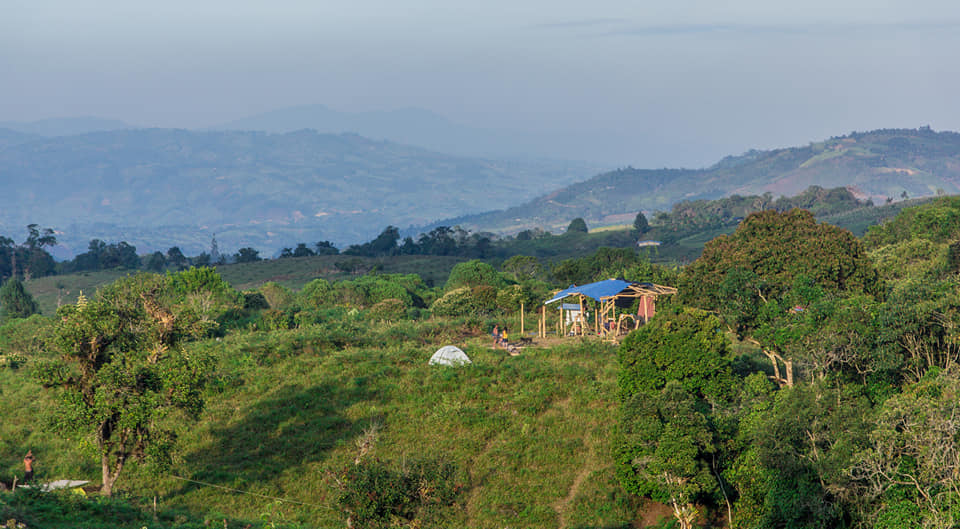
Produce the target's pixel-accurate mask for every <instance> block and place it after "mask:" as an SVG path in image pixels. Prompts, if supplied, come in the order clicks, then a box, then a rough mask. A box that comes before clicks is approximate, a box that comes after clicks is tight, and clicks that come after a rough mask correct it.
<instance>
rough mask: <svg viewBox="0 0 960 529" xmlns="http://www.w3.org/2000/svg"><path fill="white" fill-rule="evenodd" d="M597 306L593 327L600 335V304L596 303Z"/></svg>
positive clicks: (594, 312)
mask: <svg viewBox="0 0 960 529" xmlns="http://www.w3.org/2000/svg"><path fill="white" fill-rule="evenodd" d="M594 306H595V307H597V308H596V309H594V311H593V328H594V329H595V330H596V332H597V336H600V304H597V305H594Z"/></svg>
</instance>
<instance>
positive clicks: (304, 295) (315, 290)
mask: <svg viewBox="0 0 960 529" xmlns="http://www.w3.org/2000/svg"><path fill="white" fill-rule="evenodd" d="M298 299H299V301H300V305H301V306H303V307H309V308H313V309H316V308H320V307H323V306H326V305H332V304H333V301H334V300H333V288H331V286H330V282H329V281H327V280H326V279H314V280H313V281H311V282H309V283H307V284H306V285H304V286H303V288H302V289H301V290H300V294H299V295H298Z"/></svg>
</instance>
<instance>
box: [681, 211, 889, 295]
mask: <svg viewBox="0 0 960 529" xmlns="http://www.w3.org/2000/svg"><path fill="white" fill-rule="evenodd" d="M733 271H738V272H737V273H738V274H740V275H752V276H755V279H753V280H752V281H750V288H751V290H754V291H755V292H756V294H757V295H758V296H760V297H762V298H767V299H769V298H771V297H776V296H779V295H781V294H783V293H784V292H785V291H787V290H789V289H790V287H791V286H792V285H793V283H794V281H795V280H796V279H797V278H798V277H800V276H806V277H809V278H811V279H812V280H813V282H814V283H815V284H816V285H818V286H819V287H821V288H823V289H824V290H827V291H830V292H840V291H849V292H856V293H864V292H867V293H873V292H876V291H878V289H879V288H880V285H879V281H878V276H877V272H876V270H875V268H874V267H873V265H872V263H871V262H870V260H869V258H868V257H867V255H866V252H865V251H864V249H863V247H862V245H861V244H860V241H858V240H857V238H856V237H854V236H853V234H852V233H850V232H849V231H847V230H845V229H843V228H838V227H836V226H832V225H830V224H823V223H817V222H816V220H815V219H814V218H813V214H812V213H810V212H809V211H804V210H801V209H793V210H790V211H788V212H786V213H778V212H776V211H762V212H758V213H753V214H751V215H750V216H749V217H747V218H746V219H744V221H743V223H741V224H740V226H739V227H738V228H737V230H736V231H735V232H734V233H733V235H729V236H728V235H721V236H719V237H717V238H716V239H713V240H712V241H710V242H708V243H707V244H706V245H705V246H704V248H703V254H702V255H701V256H700V258H699V259H697V260H696V261H695V262H694V263H693V264H691V265H690V266H689V267H688V268H687V269H686V270H685V273H684V275H683V277H682V281H681V285H680V295H681V296H682V298H683V299H684V301H687V302H689V303H692V304H696V305H699V306H702V307H704V308H711V309H715V308H718V307H719V306H720V305H721V304H722V302H723V301H724V297H725V296H726V295H728V294H729V292H724V291H722V290H721V288H720V285H722V284H723V282H724V281H725V280H726V279H727V276H728V275H729V274H731V273H733Z"/></svg>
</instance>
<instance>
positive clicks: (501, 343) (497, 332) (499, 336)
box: [490, 325, 522, 356]
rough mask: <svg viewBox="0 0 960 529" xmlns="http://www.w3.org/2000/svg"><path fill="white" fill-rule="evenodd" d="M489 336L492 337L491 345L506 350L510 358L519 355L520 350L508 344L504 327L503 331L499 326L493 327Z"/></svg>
mask: <svg viewBox="0 0 960 529" xmlns="http://www.w3.org/2000/svg"><path fill="white" fill-rule="evenodd" d="M490 334H492V335H493V344H494V345H495V346H497V347H502V348H504V349H506V350H507V352H508V353H510V356H517V355H518V354H520V348H519V347H517V346H516V345H513V344H512V343H510V340H509V339H508V336H507V328H506V326H504V327H503V329H501V328H500V326H499V325H494V326H493V332H491V333H490ZM521 341H522V340H521Z"/></svg>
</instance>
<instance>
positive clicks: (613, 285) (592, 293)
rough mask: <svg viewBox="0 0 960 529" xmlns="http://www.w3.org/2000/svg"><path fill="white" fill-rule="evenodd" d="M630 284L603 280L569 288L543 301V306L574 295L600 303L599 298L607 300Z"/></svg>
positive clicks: (621, 281) (620, 280) (628, 282)
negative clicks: (580, 295)
mask: <svg viewBox="0 0 960 529" xmlns="http://www.w3.org/2000/svg"><path fill="white" fill-rule="evenodd" d="M632 284H633V283H631V282H630V281H624V280H622V279H604V280H603V281H597V282H596V283H590V284H587V285H581V286H579V287H577V286H571V287H570V288H568V289H566V290H562V291H560V292H557V293H556V294H554V295H553V297H552V298H550V299H548V300H547V301H544V302H543V304H544V305H549V304H550V303H555V302H557V301H560V300H561V299H563V298H565V297H567V296H572V295H574V294H583V295H584V296H587V297H588V298H592V299H595V300H597V301H600V298H609V297H610V296H615V295H617V294H619V293H621V292H623V290H624V289H625V288H627V287H628V286H630V285H632Z"/></svg>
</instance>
